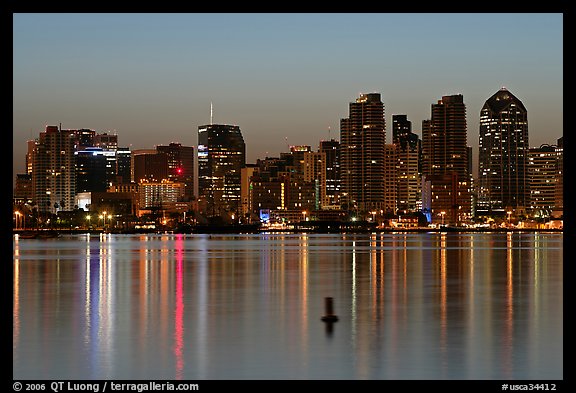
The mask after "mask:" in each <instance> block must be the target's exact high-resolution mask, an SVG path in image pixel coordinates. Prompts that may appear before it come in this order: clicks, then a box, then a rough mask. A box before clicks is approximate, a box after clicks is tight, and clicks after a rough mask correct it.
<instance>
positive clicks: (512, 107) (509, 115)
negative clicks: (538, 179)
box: [477, 88, 530, 215]
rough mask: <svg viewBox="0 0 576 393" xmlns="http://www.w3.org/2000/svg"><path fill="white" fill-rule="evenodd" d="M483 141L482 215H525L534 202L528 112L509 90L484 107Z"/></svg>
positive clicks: (480, 159) (480, 171) (480, 161)
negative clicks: (528, 160)
mask: <svg viewBox="0 0 576 393" xmlns="http://www.w3.org/2000/svg"><path fill="white" fill-rule="evenodd" d="M479 138H480V139H479V153H478V186H479V189H478V207H477V212H478V214H482V215H483V214H488V215H505V214H506V213H505V212H506V211H509V210H511V211H514V212H515V213H516V214H522V213H523V212H525V208H526V207H527V206H528V205H529V201H530V189H529V185H528V173H527V159H528V149H529V146H528V112H527V111H526V108H525V107H524V104H522V101H520V100H519V99H518V98H516V97H515V96H514V95H513V94H512V93H510V92H509V91H508V90H507V89H506V88H502V89H500V90H499V91H497V92H496V93H494V94H493V95H492V97H490V98H489V99H488V100H486V102H485V103H484V105H483V106H482V110H481V111H480V136H479Z"/></svg>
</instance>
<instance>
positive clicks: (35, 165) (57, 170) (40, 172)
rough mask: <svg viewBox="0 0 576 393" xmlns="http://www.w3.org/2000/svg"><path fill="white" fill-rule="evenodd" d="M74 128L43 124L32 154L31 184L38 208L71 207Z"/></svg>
mask: <svg viewBox="0 0 576 393" xmlns="http://www.w3.org/2000/svg"><path fill="white" fill-rule="evenodd" d="M75 132H76V131H75V130H62V129H61V128H60V127H57V126H46V130H45V131H44V132H41V133H40V137H39V138H38V141H37V142H36V145H35V148H34V150H33V153H32V155H33V157H32V188H33V194H34V202H35V203H36V205H37V206H38V211H39V212H43V213H56V212H58V211H60V210H72V209H73V208H74V197H75V195H76V173H75V169H76V166H75V160H74V146H75Z"/></svg>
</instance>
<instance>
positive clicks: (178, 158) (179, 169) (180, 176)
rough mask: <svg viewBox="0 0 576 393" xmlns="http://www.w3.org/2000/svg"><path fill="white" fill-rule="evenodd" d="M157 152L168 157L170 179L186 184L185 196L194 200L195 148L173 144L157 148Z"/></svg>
mask: <svg viewBox="0 0 576 393" xmlns="http://www.w3.org/2000/svg"><path fill="white" fill-rule="evenodd" d="M156 150H157V151H158V152H159V153H166V155H167V156H168V178H169V179H170V180H172V181H174V182H181V183H184V184H186V188H185V196H186V197H187V198H188V199H192V198H193V197H194V147H192V146H182V144H181V143H174V142H173V143H170V144H169V145H167V146H156Z"/></svg>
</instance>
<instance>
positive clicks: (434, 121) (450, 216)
mask: <svg viewBox="0 0 576 393" xmlns="http://www.w3.org/2000/svg"><path fill="white" fill-rule="evenodd" d="M431 115H432V116H431V119H430V120H424V121H423V122H422V174H423V176H425V177H426V181H430V186H431V192H432V195H431V201H432V206H431V209H432V211H431V217H432V219H433V220H435V221H437V222H444V223H454V224H457V223H460V222H462V221H465V220H467V219H469V218H470V214H471V192H470V177H469V174H468V149H467V143H466V105H465V104H464V98H463V96H462V95H461V94H456V95H450V96H443V97H442V99H441V100H438V102H437V103H436V104H432V106H431Z"/></svg>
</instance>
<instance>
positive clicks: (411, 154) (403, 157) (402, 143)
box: [392, 115, 422, 213]
mask: <svg viewBox="0 0 576 393" xmlns="http://www.w3.org/2000/svg"><path fill="white" fill-rule="evenodd" d="M392 142H393V143H394V145H395V146H396V156H397V158H398V163H397V172H396V176H397V186H396V187H397V198H396V200H397V209H398V210H399V211H402V212H404V213H408V212H414V211H416V205H417V204H418V201H419V199H420V171H421V167H420V155H421V152H422V143H421V140H420V138H419V137H418V135H417V134H415V133H413V132H412V122H411V121H409V120H408V118H407V116H406V115H392Z"/></svg>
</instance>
